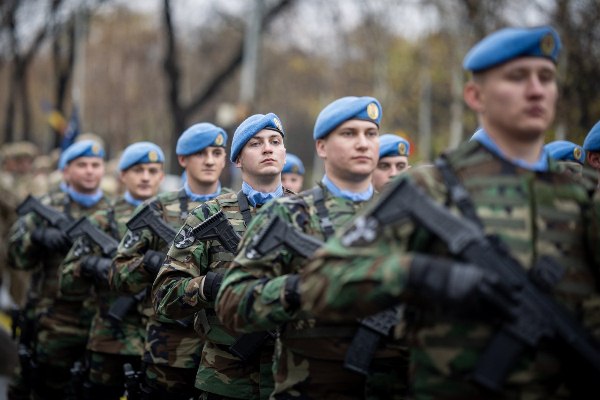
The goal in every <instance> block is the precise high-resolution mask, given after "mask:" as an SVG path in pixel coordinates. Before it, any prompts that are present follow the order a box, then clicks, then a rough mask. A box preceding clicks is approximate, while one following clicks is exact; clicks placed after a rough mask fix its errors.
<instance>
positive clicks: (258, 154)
mask: <svg viewBox="0 0 600 400" xmlns="http://www.w3.org/2000/svg"><path fill="white" fill-rule="evenodd" d="M284 164H285V146H284V144H283V137H282V136H281V134H280V133H279V132H276V131H272V130H269V129H263V130H262V131H260V132H258V133H257V134H256V135H254V136H253V137H252V138H251V139H250V140H248V142H247V143H246V144H245V145H244V147H243V148H242V151H241V152H240V155H239V156H238V159H237V161H236V165H237V166H238V167H239V168H241V169H242V172H243V173H244V174H247V175H253V176H257V177H259V176H275V175H279V174H281V170H282V169H283V165H284Z"/></svg>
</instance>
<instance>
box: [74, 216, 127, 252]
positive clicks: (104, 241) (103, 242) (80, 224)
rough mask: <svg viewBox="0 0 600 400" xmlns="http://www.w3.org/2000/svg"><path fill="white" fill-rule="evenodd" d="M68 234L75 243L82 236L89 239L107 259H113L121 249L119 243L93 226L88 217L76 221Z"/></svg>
mask: <svg viewBox="0 0 600 400" xmlns="http://www.w3.org/2000/svg"><path fill="white" fill-rule="evenodd" d="M66 233H67V236H69V238H70V239H71V241H73V242H74V241H75V239H77V238H78V237H80V236H85V237H87V238H88V239H89V240H91V241H92V242H94V243H95V244H96V245H97V246H98V247H99V248H100V250H101V251H102V255H103V256H105V257H107V258H112V257H113V256H114V255H115V253H116V252H117V247H119V242H117V241H116V240H115V239H114V238H113V237H112V236H110V235H108V234H107V233H106V232H104V231H102V230H100V229H99V228H98V227H97V226H95V225H94V224H92V223H91V222H90V220H89V219H88V218H87V217H81V218H79V219H78V220H77V221H75V222H74V223H73V224H72V225H71V226H69V228H68V229H67V231H66Z"/></svg>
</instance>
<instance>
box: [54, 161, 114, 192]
mask: <svg viewBox="0 0 600 400" xmlns="http://www.w3.org/2000/svg"><path fill="white" fill-rule="evenodd" d="M64 175H65V177H66V178H67V180H68V182H69V185H70V186H72V187H73V189H75V191H77V192H79V193H84V194H91V193H94V192H95V191H96V190H98V188H99V187H100V181H101V180H102V176H104V160H102V159H101V158H98V157H79V158H76V159H74V160H73V161H71V162H70V163H69V164H67V166H66V167H65V170H64Z"/></svg>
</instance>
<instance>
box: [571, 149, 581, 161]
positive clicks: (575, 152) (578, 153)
mask: <svg viewBox="0 0 600 400" xmlns="http://www.w3.org/2000/svg"><path fill="white" fill-rule="evenodd" d="M573 157H575V159H576V160H580V159H581V149H580V148H579V147H575V148H574V149H573Z"/></svg>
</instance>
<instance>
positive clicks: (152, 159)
mask: <svg viewBox="0 0 600 400" xmlns="http://www.w3.org/2000/svg"><path fill="white" fill-rule="evenodd" d="M148 160H150V162H157V161H158V153H157V152H156V151H154V150H150V151H149V152H148Z"/></svg>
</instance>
